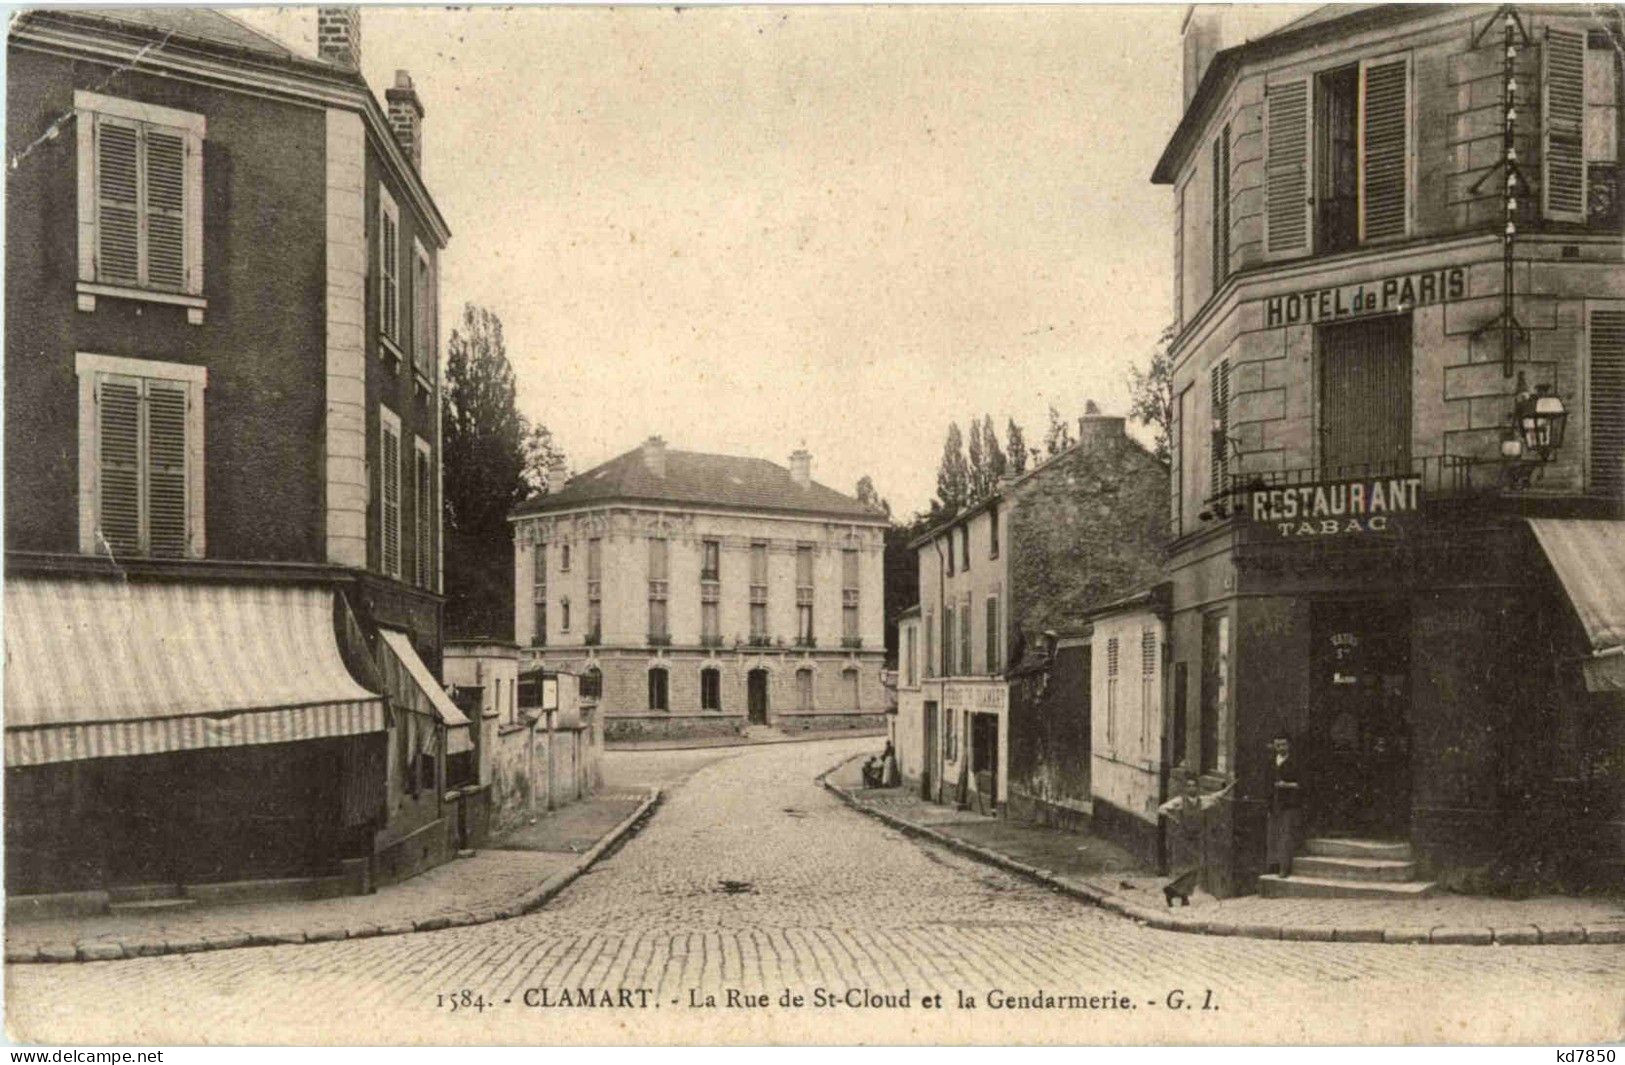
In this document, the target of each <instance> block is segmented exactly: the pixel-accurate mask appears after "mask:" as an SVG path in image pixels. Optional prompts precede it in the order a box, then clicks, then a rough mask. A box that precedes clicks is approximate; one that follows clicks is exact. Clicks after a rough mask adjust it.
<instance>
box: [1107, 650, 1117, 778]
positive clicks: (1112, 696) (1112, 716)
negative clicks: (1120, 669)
mask: <svg viewBox="0 0 1625 1065" xmlns="http://www.w3.org/2000/svg"><path fill="white" fill-rule="evenodd" d="M1117 664H1118V640H1117V637H1116V636H1113V637H1112V638H1111V639H1109V640H1107V641H1106V746H1107V748H1108V749H1111V750H1116V749H1117Z"/></svg>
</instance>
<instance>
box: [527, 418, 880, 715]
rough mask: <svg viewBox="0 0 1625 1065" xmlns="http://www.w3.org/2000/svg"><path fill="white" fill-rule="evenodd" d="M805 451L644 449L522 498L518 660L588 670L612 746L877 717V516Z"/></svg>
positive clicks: (660, 443) (649, 444) (588, 688)
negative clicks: (768, 454) (818, 477)
mask: <svg viewBox="0 0 1625 1065" xmlns="http://www.w3.org/2000/svg"><path fill="white" fill-rule="evenodd" d="M811 468H812V456H811V455H809V454H808V453H807V452H806V451H797V452H795V453H794V454H793V455H791V457H790V465H789V467H788V468H786V467H784V466H779V465H777V464H775V463H771V462H767V461H765V460H762V459H752V458H740V457H736V456H732V455H712V454H705V453H701V452H694V451H680V450H677V449H675V448H668V447H667V446H666V443H665V441H664V440H662V439H661V438H659V437H652V438H650V439H649V440H648V441H646V442H645V443H644V444H643V445H642V446H641V447H638V448H634V449H633V450H631V451H628V452H626V453H625V454H623V455H621V456H619V457H617V458H614V459H611V460H610V461H609V462H606V463H604V464H603V465H601V466H598V467H596V468H594V469H591V470H588V471H587V472H586V473H583V474H581V475H579V476H577V477H575V478H573V479H572V480H571V481H570V482H569V483H568V484H567V485H566V486H565V487H564V488H563V489H562V490H560V491H558V492H554V493H551V494H549V495H547V496H544V497H542V498H541V499H539V500H536V501H534V502H532V503H527V504H525V505H524V506H521V507H520V508H519V509H518V510H517V511H516V512H515V513H514V514H513V516H512V517H511V519H510V520H511V521H512V522H513V523H514V581H515V589H514V602H515V610H514V631H515V635H516V637H517V638H518V640H519V643H520V644H521V645H522V646H523V647H524V648H525V662H524V666H525V668H527V669H530V668H537V667H540V668H545V669H548V670H563V671H566V672H572V673H576V674H578V675H579V676H580V677H581V678H582V682H581V687H582V695H581V698H582V701H583V703H592V702H595V701H596V703H597V705H598V707H599V710H600V711H601V713H602V716H603V721H604V734H605V737H606V738H607V739H612V740H613V739H631V738H638V737H663V736H693V735H727V734H737V733H742V732H743V731H744V730H745V728H746V727H747V726H748V725H762V726H772V727H776V728H780V729H783V730H785V731H810V730H817V729H851V728H864V729H879V728H882V727H884V726H885V724H886V695H885V692H884V690H883V688H882V685H881V670H882V668H883V666H884V664H885V656H886V649H885V641H884V620H883V613H882V612H883V609H884V599H883V594H882V587H883V586H882V582H883V580H884V567H883V565H882V554H883V550H884V533H885V528H886V518H885V517H884V516H883V515H880V514H877V513H875V512H874V511H872V510H870V509H869V508H868V507H866V506H865V505H863V504H862V503H859V502H858V501H857V500H856V499H853V498H851V497H850V496H846V495H843V494H841V493H840V492H837V491H835V490H833V489H831V488H827V487H825V486H824V485H821V484H818V483H817V482H815V481H813V480H812V473H811Z"/></svg>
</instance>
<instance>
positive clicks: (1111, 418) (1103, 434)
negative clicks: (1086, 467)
mask: <svg viewBox="0 0 1625 1065" xmlns="http://www.w3.org/2000/svg"><path fill="white" fill-rule="evenodd" d="M1123 425H1124V419H1123V418H1121V417H1117V416H1115V415H1111V414H1102V413H1100V408H1099V407H1097V406H1095V402H1094V400H1089V401H1088V402H1087V403H1085V404H1084V407H1083V417H1081V418H1079V419H1078V447H1079V448H1081V449H1083V450H1085V451H1092V450H1096V449H1099V448H1103V447H1107V446H1109V445H1111V444H1113V443H1116V442H1118V441H1121V440H1122V439H1123V438H1124V436H1125V433H1124V431H1123Z"/></svg>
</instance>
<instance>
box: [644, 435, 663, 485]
mask: <svg viewBox="0 0 1625 1065" xmlns="http://www.w3.org/2000/svg"><path fill="white" fill-rule="evenodd" d="M643 464H644V465H645V466H647V467H649V472H650V473H652V474H654V475H655V476H656V477H664V476H666V441H665V440H664V439H662V438H660V437H658V436H651V437H650V438H649V439H647V440H645V441H644V442H643Z"/></svg>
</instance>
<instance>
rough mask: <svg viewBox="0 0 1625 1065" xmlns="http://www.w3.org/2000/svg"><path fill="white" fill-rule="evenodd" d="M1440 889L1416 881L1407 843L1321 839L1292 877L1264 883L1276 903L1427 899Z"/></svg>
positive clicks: (1308, 845)
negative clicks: (1303, 900)
mask: <svg viewBox="0 0 1625 1065" xmlns="http://www.w3.org/2000/svg"><path fill="white" fill-rule="evenodd" d="M1435 889H1436V885H1434V884H1433V883H1432V882H1431V881H1420V880H1417V879H1416V857H1415V854H1414V853H1413V852H1412V850H1411V845H1410V843H1408V842H1406V841H1404V840H1386V839H1358V838H1351V837H1338V836H1319V837H1316V838H1313V839H1308V840H1305V841H1304V844H1303V847H1302V848H1301V849H1300V850H1299V852H1298V856H1297V857H1296V858H1294V859H1293V860H1292V875H1291V876H1276V875H1274V874H1271V875H1268V876H1262V877H1259V878H1258V890H1259V892H1260V893H1262V894H1263V896H1264V897H1265V898H1272V899H1287V898H1300V899H1423V898H1427V897H1428V896H1430V895H1432V894H1433V893H1434V891H1435Z"/></svg>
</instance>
